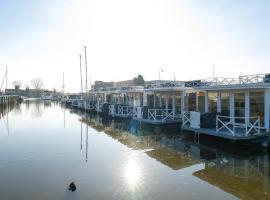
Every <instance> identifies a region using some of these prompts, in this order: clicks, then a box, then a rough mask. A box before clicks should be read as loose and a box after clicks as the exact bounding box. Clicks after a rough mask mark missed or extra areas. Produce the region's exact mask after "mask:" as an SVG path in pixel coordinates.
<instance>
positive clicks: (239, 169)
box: [193, 154, 270, 199]
mask: <svg viewBox="0 0 270 200" xmlns="http://www.w3.org/2000/svg"><path fill="white" fill-rule="evenodd" d="M217 155H218V154H217ZM268 163H269V162H268V156H267V155H262V156H256V157H254V158H250V159H239V158H238V159H236V158H234V157H231V156H229V157H228V156H221V155H219V156H218V157H217V158H216V159H215V160H212V161H206V163H205V168H204V169H202V170H200V171H197V172H195V173H194V174H193V175H194V176H196V177H198V178H200V179H201V180H203V181H206V182H207V183H210V184H212V185H215V186H217V187H219V188H220V189H222V190H224V191H226V192H228V193H230V194H233V195H234V196H236V197H238V198H239V199H269V198H270V190H269V188H270V185H269V164H268Z"/></svg>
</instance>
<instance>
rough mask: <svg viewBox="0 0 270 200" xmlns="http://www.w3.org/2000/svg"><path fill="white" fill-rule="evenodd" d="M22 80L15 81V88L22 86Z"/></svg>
mask: <svg viewBox="0 0 270 200" xmlns="http://www.w3.org/2000/svg"><path fill="white" fill-rule="evenodd" d="M21 84H22V83H21V81H13V82H12V85H13V86H14V88H15V90H19V89H20V87H21Z"/></svg>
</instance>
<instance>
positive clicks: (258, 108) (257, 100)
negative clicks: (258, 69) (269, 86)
mask: <svg viewBox="0 0 270 200" xmlns="http://www.w3.org/2000/svg"><path fill="white" fill-rule="evenodd" d="M249 96H250V100H249V103H250V117H258V116H259V117H260V122H261V125H262V126H263V125H264V92H263V91H256V92H250V95H249Z"/></svg>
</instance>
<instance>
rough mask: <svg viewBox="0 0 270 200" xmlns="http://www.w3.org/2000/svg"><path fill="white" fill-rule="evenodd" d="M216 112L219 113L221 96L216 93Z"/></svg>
mask: <svg viewBox="0 0 270 200" xmlns="http://www.w3.org/2000/svg"><path fill="white" fill-rule="evenodd" d="M217 112H219V113H220V112H221V94H220V92H218V94H217Z"/></svg>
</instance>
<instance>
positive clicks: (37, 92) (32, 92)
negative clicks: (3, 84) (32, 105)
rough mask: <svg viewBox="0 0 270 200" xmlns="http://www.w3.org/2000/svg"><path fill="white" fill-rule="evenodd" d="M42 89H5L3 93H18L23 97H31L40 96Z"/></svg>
mask: <svg viewBox="0 0 270 200" xmlns="http://www.w3.org/2000/svg"><path fill="white" fill-rule="evenodd" d="M42 92H43V91H42V90H36V89H25V90H21V89H6V90H5V94H6V95H19V96H24V97H31V98H40V97H41V96H42Z"/></svg>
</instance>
